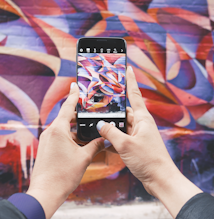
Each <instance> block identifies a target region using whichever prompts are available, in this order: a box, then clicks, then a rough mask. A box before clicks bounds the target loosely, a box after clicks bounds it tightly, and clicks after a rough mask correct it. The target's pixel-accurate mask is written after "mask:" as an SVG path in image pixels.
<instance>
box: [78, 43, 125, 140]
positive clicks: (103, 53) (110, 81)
mask: <svg viewBox="0 0 214 219" xmlns="http://www.w3.org/2000/svg"><path fill="white" fill-rule="evenodd" d="M124 50H125V49H124V48H123V49H122V48H118V47H117V48H116V47H115V48H114V47H112V48H102V47H93V48H92V47H90V48H87V47H85V48H81V47H80V48H79V49H78V57H77V62H78V65H77V81H78V86H79V90H80V97H79V101H78V104H77V112H78V116H77V117H78V121H79V127H78V128H79V130H81V131H80V132H81V133H82V134H83V135H84V137H85V136H87V137H88V139H91V138H95V137H99V133H98V132H97V130H96V124H97V123H98V122H99V121H100V120H104V121H106V122H109V123H110V124H112V125H114V126H116V127H118V128H120V129H121V131H124V132H125V122H126V121H125V118H126V77H125V74H126V53H125V52H124Z"/></svg>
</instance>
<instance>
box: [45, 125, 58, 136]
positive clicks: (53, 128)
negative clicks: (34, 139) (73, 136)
mask: <svg viewBox="0 0 214 219" xmlns="http://www.w3.org/2000/svg"><path fill="white" fill-rule="evenodd" d="M46 132H47V135H49V136H56V135H59V134H60V133H61V132H62V129H60V128H59V127H57V126H50V127H49V128H48V129H47V130H46Z"/></svg>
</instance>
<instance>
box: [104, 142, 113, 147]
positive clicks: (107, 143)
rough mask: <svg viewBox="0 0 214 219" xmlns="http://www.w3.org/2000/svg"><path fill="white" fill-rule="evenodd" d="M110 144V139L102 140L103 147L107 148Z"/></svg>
mask: <svg viewBox="0 0 214 219" xmlns="http://www.w3.org/2000/svg"><path fill="white" fill-rule="evenodd" d="M111 145H112V143H111V142H110V141H108V140H105V141H104V146H105V148H109V147H110V146H111Z"/></svg>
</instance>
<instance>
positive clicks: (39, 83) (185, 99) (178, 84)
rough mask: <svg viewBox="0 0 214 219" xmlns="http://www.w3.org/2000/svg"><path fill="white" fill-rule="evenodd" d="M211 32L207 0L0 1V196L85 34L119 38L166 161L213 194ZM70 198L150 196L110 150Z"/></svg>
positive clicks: (30, 150) (212, 7) (213, 4)
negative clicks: (123, 41) (169, 159)
mask: <svg viewBox="0 0 214 219" xmlns="http://www.w3.org/2000/svg"><path fill="white" fill-rule="evenodd" d="M213 30H214V1H213V0H185V1H182V0H0V196H1V197H8V196H10V195H11V194H12V193H14V192H21V191H26V189H27V188H28V185H29V180H30V176H31V172H32V168H33V164H34V161H35V158H36V152H37V147H38V138H39V135H40V134H41V132H42V131H43V130H44V129H45V128H46V127H48V126H49V125H50V124H51V122H52V121H53V120H54V118H55V117H56V115H57V114H58V112H59V109H60V106H61V104H62V102H63V101H64V99H65V98H66V96H67V95H68V92H69V85H70V83H71V82H72V81H75V80H76V70H75V61H76V42H77V40H78V38H80V37H83V36H100V37H105V36H107V37H123V38H124V39H126V41H127V47H128V65H131V66H132V67H133V69H134V72H135V74H136V78H137V80H138V84H139V87H140V90H141V92H142V95H143V97H144V98H145V103H146V105H147V107H148V110H149V111H150V113H151V114H152V115H153V116H154V118H155V120H156V122H157V125H158V127H159V130H160V132H161V135H162V137H163V139H164V141H165V143H166V146H167V149H168V151H169V153H170V155H171V157H172V159H173V160H174V162H175V164H176V165H177V167H178V168H179V169H180V170H181V171H182V172H183V174H184V175H185V176H187V177H188V178H189V179H190V180H191V181H193V182H194V183H195V184H196V185H198V186H199V187H200V188H201V189H202V190H204V191H206V192H208V193H213V192H214V107H213V106H214V68H213V67H214V65H213V61H214V45H213V41H214V31H213ZM72 126H75V124H73V125H72ZM69 199H70V200H75V201H77V202H83V203H88V202H92V203H105V204H106V203H116V204H121V203H125V202H127V201H130V200H137V201H138V200H139V201H140V200H151V199H152V197H150V196H149V195H148V194H147V193H146V192H145V190H144V189H143V187H142V185H141V183H140V182H139V181H138V180H137V179H135V177H133V176H132V174H131V173H130V172H129V170H128V169H127V168H125V166H124V164H123V162H122V161H121V160H120V158H119V156H118V155H117V154H113V153H110V152H102V153H101V154H99V155H98V156H97V157H96V158H95V159H94V161H93V163H92V164H91V165H90V166H89V168H88V169H87V171H86V174H85V175H84V177H83V180H82V182H81V185H80V186H79V187H78V188H77V190H76V191H75V192H74V193H73V194H71V195H70V196H69Z"/></svg>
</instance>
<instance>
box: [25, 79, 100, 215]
mask: <svg viewBox="0 0 214 219" xmlns="http://www.w3.org/2000/svg"><path fill="white" fill-rule="evenodd" d="M78 99H79V89H78V86H77V84H76V83H72V85H71V90H70V94H69V96H68V98H67V100H66V101H65V102H64V104H63V105H62V108H61V110H60V112H59V114H58V116H57V118H56V119H55V120H54V121H53V123H52V124H51V125H50V127H49V128H47V129H46V130H45V131H44V132H43V133H42V134H41V136H40V141H39V148H38V152H37V157H36V162H35V165H34V169H33V173H32V177H31V182H30V187H29V189H28V191H27V194H29V195H31V196H33V197H34V198H36V199H37V200H38V201H39V202H40V204H41V205H42V207H43V209H44V211H45V215H46V218H51V216H52V215H53V214H54V212H55V211H56V210H57V209H58V208H59V206H60V205H61V204H62V203H63V202H64V201H65V200H66V198H67V197H68V195H69V194H70V193H72V192H73V191H74V190H75V189H76V187H77V186H78V185H79V183H80V181H81V179H82V177H83V174H84V173H85V171H86V168H87V167H88V166H89V164H90V163H91V161H92V159H93V157H94V156H95V155H96V154H97V153H98V152H100V151H101V150H103V149H104V139H103V138H98V139H95V140H93V141H91V142H90V143H88V144H87V145H85V146H84V147H80V146H79V145H78V144H77V143H76V142H75V141H77V142H78V139H77V136H76V134H75V133H71V132H70V123H71V122H74V121H75V120H76V114H75V107H76V104H77V102H78ZM78 143H80V142H78Z"/></svg>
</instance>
